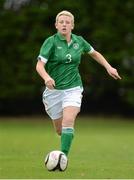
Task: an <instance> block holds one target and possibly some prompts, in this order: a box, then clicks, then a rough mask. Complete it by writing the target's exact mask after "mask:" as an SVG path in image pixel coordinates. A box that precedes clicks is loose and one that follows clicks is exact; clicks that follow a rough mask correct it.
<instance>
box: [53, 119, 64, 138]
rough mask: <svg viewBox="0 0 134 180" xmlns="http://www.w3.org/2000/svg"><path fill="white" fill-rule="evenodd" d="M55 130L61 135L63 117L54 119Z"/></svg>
mask: <svg viewBox="0 0 134 180" xmlns="http://www.w3.org/2000/svg"><path fill="white" fill-rule="evenodd" d="M52 122H53V126H54V129H55V131H56V132H57V134H58V135H61V130H62V117H61V118H59V119H54V120H52Z"/></svg>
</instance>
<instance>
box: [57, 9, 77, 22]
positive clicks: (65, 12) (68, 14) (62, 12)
mask: <svg viewBox="0 0 134 180" xmlns="http://www.w3.org/2000/svg"><path fill="white" fill-rule="evenodd" d="M62 15H65V16H69V17H71V18H72V25H74V15H73V14H72V13H70V12H69V11H61V12H59V13H58V14H57V16H56V23H57V22H58V18H59V16H62Z"/></svg>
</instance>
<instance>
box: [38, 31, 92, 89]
mask: <svg viewBox="0 0 134 180" xmlns="http://www.w3.org/2000/svg"><path fill="white" fill-rule="evenodd" d="M93 51H94V49H93V47H92V46H91V45H90V44H89V43H88V42H87V41H86V40H84V39H83V38H82V37H81V36H77V35H75V34H71V42H70V43H69V44H68V43H67V41H66V39H65V38H64V37H63V36H62V35H61V34H60V33H56V34H54V35H53V36H50V37H49V38H48V39H46V40H45V42H44V43H43V45H42V47H41V49H40V54H39V56H38V60H41V61H43V62H45V69H46V71H47V73H48V74H49V75H50V76H51V77H52V78H53V79H54V80H55V89H68V88H73V87H76V86H81V87H82V81H81V77H80V74H79V69H78V68H79V64H80V61H81V55H82V54H83V53H92V52H93Z"/></svg>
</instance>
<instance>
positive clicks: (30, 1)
mask: <svg viewBox="0 0 134 180" xmlns="http://www.w3.org/2000/svg"><path fill="white" fill-rule="evenodd" d="M133 9H134V1H133V0H127V1H124V0H118V1H117V0H112V1H109V2H108V1H107V0H96V1H95V0H77V1H72V0H64V1H63V0H57V1H55V0H1V1H0V114H1V115H8V114H9V115H12V114H21V113H25V114H27V113H40V112H43V110H44V107H43V105H42V102H41V94H42V91H43V89H44V82H43V81H42V80H41V78H40V77H39V76H38V74H37V73H36V71H35V66H36V61H37V60H36V59H37V56H38V54H39V50H40V47H41V45H42V43H43V42H44V40H45V39H46V38H47V37H48V36H50V35H52V34H54V33H56V30H55V27H54V23H55V16H56V15H57V13H58V12H59V11H61V10H69V11H71V12H72V13H73V14H74V16H75V29H74V32H73V33H75V34H77V35H82V36H83V37H84V38H85V39H86V40H87V41H88V42H89V43H90V44H91V45H92V46H93V47H94V48H95V49H96V50H97V51H99V52H101V53H102V54H103V55H104V56H105V57H106V59H107V60H108V61H109V62H110V64H112V65H113V66H114V67H116V68H117V69H118V71H119V73H120V75H121V77H122V80H120V81H115V80H113V79H112V78H111V77H109V75H107V73H106V71H105V69H104V68H103V67H101V66H100V65H99V64H97V63H96V62H95V61H94V60H92V59H91V58H90V57H89V56H87V55H84V56H83V57H82V63H81V66H80V72H81V75H82V79H83V84H84V87H85V91H84V98H83V105H82V112H83V113H86V112H89V113H96V114H97V113H106V112H107V113H112V114H113V113H116V114H122V115H127V116H128V115H133V108H134V23H133V19H134V10H133Z"/></svg>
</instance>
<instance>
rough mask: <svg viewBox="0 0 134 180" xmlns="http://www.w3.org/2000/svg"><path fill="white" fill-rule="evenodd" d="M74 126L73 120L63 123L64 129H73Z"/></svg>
mask: <svg viewBox="0 0 134 180" xmlns="http://www.w3.org/2000/svg"><path fill="white" fill-rule="evenodd" d="M73 126H74V121H73V120H70V119H68V120H66V121H63V122H62V127H73Z"/></svg>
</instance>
